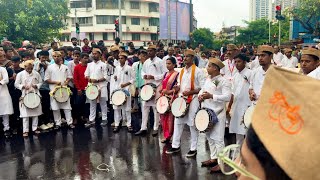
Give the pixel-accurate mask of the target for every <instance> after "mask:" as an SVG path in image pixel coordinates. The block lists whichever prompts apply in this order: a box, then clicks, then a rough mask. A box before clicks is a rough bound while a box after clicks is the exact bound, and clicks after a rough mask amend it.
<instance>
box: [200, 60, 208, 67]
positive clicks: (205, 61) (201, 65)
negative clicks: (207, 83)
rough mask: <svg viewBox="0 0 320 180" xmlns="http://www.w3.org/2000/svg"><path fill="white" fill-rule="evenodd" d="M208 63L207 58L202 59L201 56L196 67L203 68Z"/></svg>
mask: <svg viewBox="0 0 320 180" xmlns="http://www.w3.org/2000/svg"><path fill="white" fill-rule="evenodd" d="M207 65H208V59H202V58H199V65H198V67H199V68H201V69H203V68H206V67H207Z"/></svg>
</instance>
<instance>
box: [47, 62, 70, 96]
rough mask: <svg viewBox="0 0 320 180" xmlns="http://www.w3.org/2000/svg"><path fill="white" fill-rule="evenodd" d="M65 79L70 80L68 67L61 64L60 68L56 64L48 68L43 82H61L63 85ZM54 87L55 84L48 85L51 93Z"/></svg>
mask: <svg viewBox="0 0 320 180" xmlns="http://www.w3.org/2000/svg"><path fill="white" fill-rule="evenodd" d="M67 78H70V79H71V78H72V75H71V73H70V71H69V69H68V67H67V66H66V65H64V64H61V65H60V66H59V65H57V64H51V65H49V66H48V68H47V70H46V72H45V77H44V80H45V81H47V80H51V81H57V82H61V84H63V83H64V82H65V81H66V80H67ZM55 86H56V85H55V84H49V88H50V90H51V91H52V90H53V89H54V87H55Z"/></svg>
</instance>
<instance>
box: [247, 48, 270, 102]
mask: <svg viewBox="0 0 320 180" xmlns="http://www.w3.org/2000/svg"><path fill="white" fill-rule="evenodd" d="M258 56H259V63H260V67H259V68H257V69H255V70H254V71H253V72H252V77H251V79H250V86H249V95H250V100H251V101H254V102H255V101H257V100H258V99H259V97H260V94H261V89H262V85H263V82H264V78H265V76H266V73H267V70H268V69H269V67H270V66H271V60H272V56H273V48H272V47H271V46H268V45H262V46H259V48H258Z"/></svg>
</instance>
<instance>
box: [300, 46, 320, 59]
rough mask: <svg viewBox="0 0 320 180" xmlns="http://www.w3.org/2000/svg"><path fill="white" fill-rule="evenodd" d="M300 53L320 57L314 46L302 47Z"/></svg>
mask: <svg viewBox="0 0 320 180" xmlns="http://www.w3.org/2000/svg"><path fill="white" fill-rule="evenodd" d="M302 55H312V56H316V57H318V58H319V59H320V50H317V49H315V48H307V49H303V50H302Z"/></svg>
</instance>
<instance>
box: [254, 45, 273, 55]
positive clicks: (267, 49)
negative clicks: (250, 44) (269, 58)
mask: <svg viewBox="0 0 320 180" xmlns="http://www.w3.org/2000/svg"><path fill="white" fill-rule="evenodd" d="M263 52H270V53H272V54H273V53H274V49H273V47H272V46H268V45H261V46H259V47H258V54H262V53H263Z"/></svg>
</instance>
